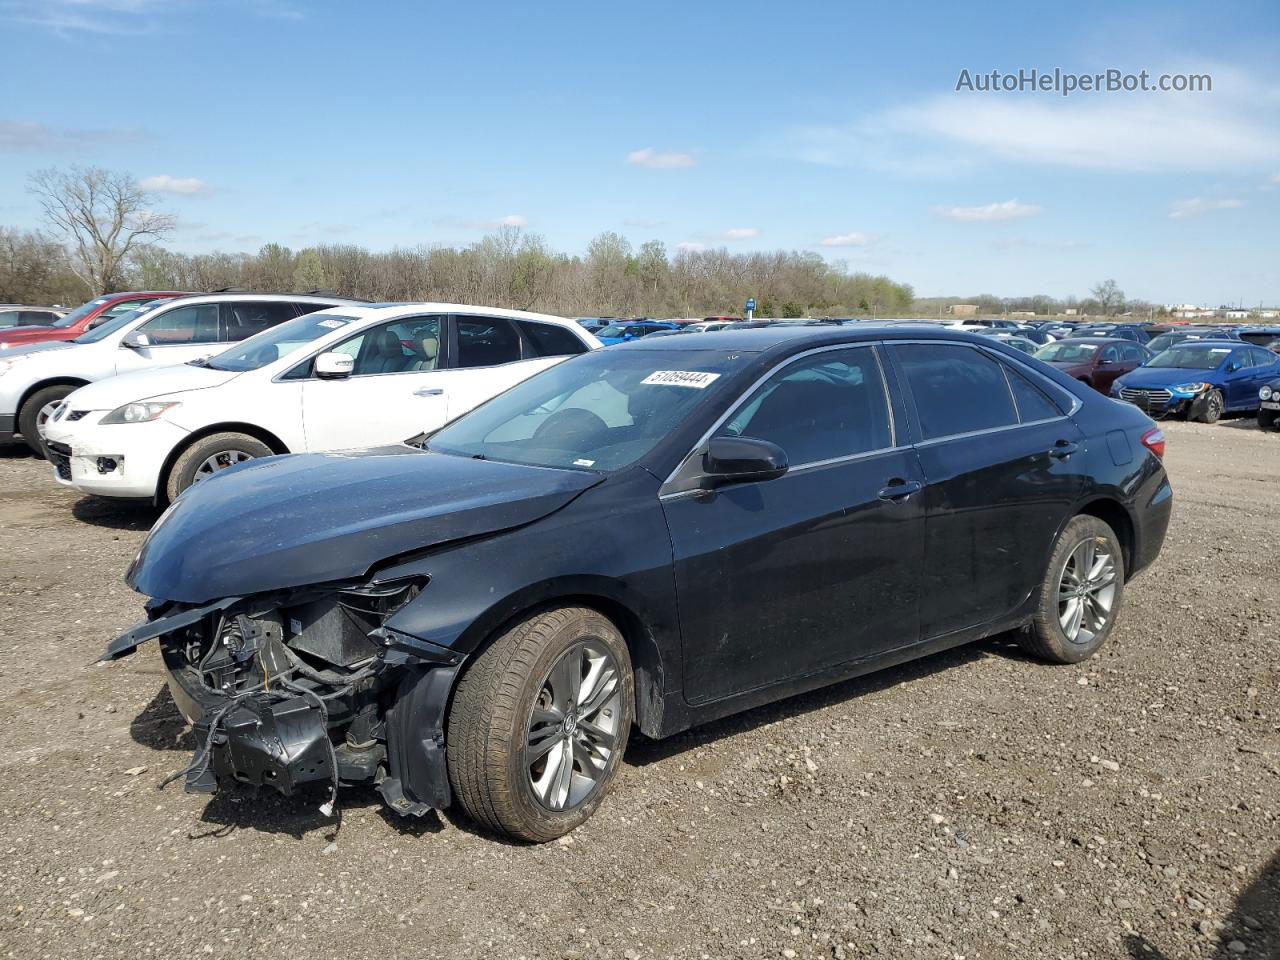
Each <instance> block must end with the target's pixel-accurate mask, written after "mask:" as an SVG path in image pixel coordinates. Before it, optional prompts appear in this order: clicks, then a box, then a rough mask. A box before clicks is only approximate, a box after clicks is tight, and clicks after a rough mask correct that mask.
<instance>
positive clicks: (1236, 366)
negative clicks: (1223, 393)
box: [1227, 360, 1244, 373]
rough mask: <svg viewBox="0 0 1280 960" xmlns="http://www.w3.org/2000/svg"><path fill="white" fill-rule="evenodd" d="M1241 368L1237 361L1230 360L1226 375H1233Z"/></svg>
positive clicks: (1241, 364)
mask: <svg viewBox="0 0 1280 960" xmlns="http://www.w3.org/2000/svg"><path fill="white" fill-rule="evenodd" d="M1243 366H1244V364H1243V363H1241V362H1240V361H1239V360H1232V361H1231V362H1230V363H1228V364H1227V373H1235V372H1236V371H1237V370H1239V369H1240V368H1241V367H1243Z"/></svg>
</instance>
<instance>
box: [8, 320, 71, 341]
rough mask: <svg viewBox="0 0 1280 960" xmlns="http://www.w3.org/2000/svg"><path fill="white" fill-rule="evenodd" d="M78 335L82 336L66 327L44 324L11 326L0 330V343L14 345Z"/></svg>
mask: <svg viewBox="0 0 1280 960" xmlns="http://www.w3.org/2000/svg"><path fill="white" fill-rule="evenodd" d="M78 336H80V334H79V333H77V332H76V331H74V330H70V329H67V328H65V327H53V326H44V325H41V326H38V327H37V326H34V325H33V326H23V327H9V328H8V329H5V330H0V344H6V343H7V344H10V345H11V346H13V345H17V344H19V343H40V342H42V341H48V340H53V341H59V340H74V339H75V338H76V337H78Z"/></svg>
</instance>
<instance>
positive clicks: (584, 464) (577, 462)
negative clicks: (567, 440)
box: [573, 460, 596, 467]
mask: <svg viewBox="0 0 1280 960" xmlns="http://www.w3.org/2000/svg"><path fill="white" fill-rule="evenodd" d="M573 465H574V466H575V467H594V466H595V465H596V462H595V461H594V460H575V461H573Z"/></svg>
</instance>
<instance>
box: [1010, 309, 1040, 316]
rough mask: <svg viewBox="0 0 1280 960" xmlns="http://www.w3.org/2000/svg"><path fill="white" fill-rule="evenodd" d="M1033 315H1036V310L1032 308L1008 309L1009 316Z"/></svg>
mask: <svg viewBox="0 0 1280 960" xmlns="http://www.w3.org/2000/svg"><path fill="white" fill-rule="evenodd" d="M1035 315H1036V312H1035V311H1034V310H1010V311H1009V316H1011V317H1034V316H1035Z"/></svg>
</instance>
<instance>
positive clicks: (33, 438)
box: [17, 383, 80, 457]
mask: <svg viewBox="0 0 1280 960" xmlns="http://www.w3.org/2000/svg"><path fill="white" fill-rule="evenodd" d="M79 389H80V387H79V386H78V385H76V384H70V383H66V384H54V385H53V386H51V387H42V388H41V389H39V390H37V391H36V392H35V393H33V394H31V396H29V397H27V402H26V403H24V404H23V405H22V409H21V410H19V411H18V424H17V426H18V432H19V433H21V434H22V439H23V441H24V442H25V443H26V445H27V446H28V447H30V448H31V451H32V452H33V453H34V454H35V455H36V456H38V457H43V456H44V455H45V453H44V440H43V438H42V437H41V436H40V431H39V430H38V429H37V427H36V419H37V418H38V417H39V416H40V410H41V409H42V408H43V407H44V406H45V405H46V404H48V403H52V402H53V401H55V400H65V399H66V398H67V397H69V396H71V394H73V393H75V392H76V391H77V390H79Z"/></svg>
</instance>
